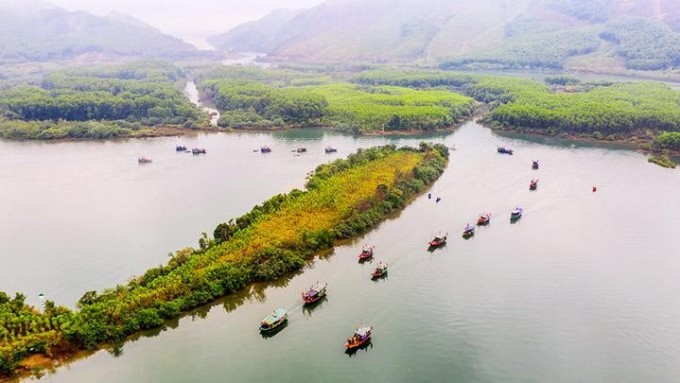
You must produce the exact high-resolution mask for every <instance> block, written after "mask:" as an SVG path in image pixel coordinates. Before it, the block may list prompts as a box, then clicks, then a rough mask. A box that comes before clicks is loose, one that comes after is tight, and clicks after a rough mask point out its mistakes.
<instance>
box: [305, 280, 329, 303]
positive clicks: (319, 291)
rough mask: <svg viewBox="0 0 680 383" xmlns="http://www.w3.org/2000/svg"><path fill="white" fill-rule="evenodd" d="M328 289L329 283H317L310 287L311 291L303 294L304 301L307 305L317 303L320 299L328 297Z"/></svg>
mask: <svg viewBox="0 0 680 383" xmlns="http://www.w3.org/2000/svg"><path fill="white" fill-rule="evenodd" d="M326 287H328V284H327V283H323V284H322V283H319V282H316V284H315V285H314V286H312V287H310V288H309V290H307V291H304V292H303V293H302V300H303V301H304V302H305V303H306V304H308V303H314V302H317V301H318V300H319V299H321V298H323V297H325V296H326Z"/></svg>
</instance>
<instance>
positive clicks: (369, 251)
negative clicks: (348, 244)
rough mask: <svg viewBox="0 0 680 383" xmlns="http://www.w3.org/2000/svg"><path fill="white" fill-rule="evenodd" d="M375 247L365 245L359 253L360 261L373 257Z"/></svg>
mask: <svg viewBox="0 0 680 383" xmlns="http://www.w3.org/2000/svg"><path fill="white" fill-rule="evenodd" d="M373 247H375V246H370V247H369V246H364V248H363V249H362V250H361V253H359V262H363V261H366V260H368V259H371V258H373Z"/></svg>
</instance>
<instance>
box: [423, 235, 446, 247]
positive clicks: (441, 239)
mask: <svg viewBox="0 0 680 383" xmlns="http://www.w3.org/2000/svg"><path fill="white" fill-rule="evenodd" d="M445 243H446V235H435V236H434V238H432V240H431V241H430V242H428V243H427V244H428V245H430V247H432V248H434V247H440V246H444V244H445Z"/></svg>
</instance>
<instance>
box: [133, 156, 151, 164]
mask: <svg viewBox="0 0 680 383" xmlns="http://www.w3.org/2000/svg"><path fill="white" fill-rule="evenodd" d="M137 162H138V163H139V164H150V163H152V162H153V160H152V159H151V158H146V157H139V158H137Z"/></svg>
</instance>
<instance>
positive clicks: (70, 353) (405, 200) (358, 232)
mask: <svg viewBox="0 0 680 383" xmlns="http://www.w3.org/2000/svg"><path fill="white" fill-rule="evenodd" d="M372 150H373V151H381V150H382V151H387V153H389V154H392V153H393V155H394V156H400V157H399V158H402V157H404V158H411V160H412V161H411V162H413V164H409V165H408V166H410V173H413V174H412V175H411V176H410V177H408V178H407V179H406V178H405V179H401V178H395V179H394V180H393V181H391V183H390V185H391V186H390V189H388V190H392V189H394V190H397V189H399V190H402V189H403V195H401V196H402V199H401V200H400V203H399V204H396V205H394V206H393V207H391V209H389V210H385V208H384V201H385V198H386V197H385V195H382V194H380V193H377V194H372V197H371V201H372V202H371V203H370V206H365V203H366V202H361V201H357V202H356V203H358V204H360V205H359V206H365V207H366V209H368V210H367V211H366V213H365V214H369V213H370V212H372V211H374V210H375V211H376V212H378V211H379V212H380V213H381V214H380V215H379V217H373V219H372V222H368V223H367V222H363V221H361V222H360V223H361V225H364V226H352V231H350V232H348V233H345V234H340V233H339V232H338V233H337V235H335V236H334V237H333V238H332V239H331V242H326V243H316V242H314V241H312V242H314V243H307V242H303V243H302V244H300V245H299V246H302V247H299V248H297V247H290V248H284V249H283V250H282V251H286V250H287V251H290V252H293V251H298V252H299V254H298V255H297V256H299V257H303V258H301V259H303V260H304V263H301V264H297V266H296V264H295V261H294V260H293V259H292V258H291V260H289V264H286V265H285V267H283V269H280V270H279V272H281V273H280V274H279V273H278V272H276V271H272V272H269V273H268V274H262V276H260V277H257V276H255V277H253V278H250V280H249V281H245V282H246V283H245V285H243V286H242V287H240V288H238V287H237V288H235V289H231V290H224V291H223V293H226V294H222V295H221V296H218V295H213V296H214V298H215V299H210V300H203V302H202V303H201V302H200V301H196V303H198V304H195V303H188V307H186V308H185V309H183V310H182V309H180V311H179V312H176V313H175V314H174V315H172V316H163V317H162V318H163V319H164V320H163V321H162V322H161V323H156V325H155V326H149V327H144V326H142V327H140V328H138V329H137V330H136V331H133V332H130V333H129V334H128V335H126V336H124V337H123V338H121V339H116V338H111V337H108V338H103V339H100V340H99V342H101V343H99V342H96V343H92V344H90V345H89V346H88V344H87V343H82V340H81V339H80V338H78V337H77V335H76V337H75V338H70V339H67V338H66V334H65V333H64V334H62V336H61V338H60V339H54V341H50V340H46V342H47V343H46V344H44V345H43V347H44V349H43V350H33V348H31V349H27V350H26V351H25V352H27V353H28V355H24V356H23V357H21V359H18V360H16V363H17V364H16V365H15V366H14V368H13V371H11V372H13V374H12V375H10V376H7V375H4V376H3V375H0V382H4V381H14V380H15V379H20V378H25V377H29V376H41V374H44V373H45V372H52V371H53V370H54V369H56V368H58V367H60V366H64V365H68V364H69V362H71V361H74V360H77V359H79V358H80V357H86V356H89V355H92V354H93V353H95V352H97V351H100V350H113V352H116V349H117V348H119V347H121V346H122V345H123V344H124V343H126V342H128V341H130V340H135V339H138V338H139V337H143V336H144V335H145V334H150V333H158V332H160V331H164V330H165V329H167V328H174V327H176V325H177V323H178V321H179V320H180V319H182V318H185V317H186V316H188V315H192V314H193V313H196V312H197V311H200V310H202V309H203V310H204V309H205V308H206V307H212V306H214V305H215V304H219V302H222V301H224V300H225V299H230V298H236V299H237V300H238V299H239V297H241V296H244V295H245V296H247V295H248V294H250V293H252V291H253V286H258V284H260V283H267V284H268V283H274V284H276V283H280V281H281V280H285V279H286V278H291V277H293V276H295V275H297V274H298V273H300V272H302V271H301V270H304V269H303V268H301V267H300V266H304V264H308V263H309V262H313V261H314V260H315V259H317V257H324V256H327V255H328V254H329V253H330V252H332V250H333V248H335V247H336V246H340V245H342V244H343V243H346V242H348V241H349V242H351V241H355V240H357V239H358V238H360V237H361V236H362V235H364V234H365V233H366V232H367V231H370V230H373V229H374V228H375V227H377V226H378V225H379V224H380V223H382V222H384V221H386V220H389V219H392V218H393V217H395V216H398V214H399V213H400V212H401V211H402V210H403V209H404V208H405V207H406V206H408V204H409V203H410V202H412V201H413V199H415V197H417V196H418V195H421V194H423V193H424V192H425V190H426V189H427V187H429V186H431V185H432V184H433V183H434V182H435V181H436V180H437V179H438V178H439V176H441V174H442V173H443V171H444V169H445V167H446V164H447V163H448V155H446V154H445V153H446V152H447V150H446V148H444V147H443V146H441V145H435V146H429V145H428V146H427V147H426V148H422V146H421V149H415V148H404V149H395V148H394V147H391V146H389V145H388V146H383V147H379V148H376V149H372ZM368 152H369V151H368V150H367V151H365V152H361V153H364V154H363V155H364V156H368V155H369V154H368ZM415 153H418V154H417V155H416V154H415ZM430 153H440V154H439V155H435V156H430ZM416 157H417V158H418V160H417V161H416ZM381 158H383V157H381ZM384 158H385V161H388V160H387V159H388V158H397V157H384ZM345 161H349V160H345ZM379 161H381V160H378V159H376V160H372V162H369V164H372V163H375V164H379ZM389 161H392V163H390V162H389ZM389 161H388V162H387V163H388V164H390V165H389V166H397V168H402V167H404V166H406V165H405V164H401V163H398V162H394V160H393V159H390V160H389ZM397 164H398V165H397ZM328 166H329V165H327V169H326V170H325V171H326V172H330V173H328V174H330V176H331V177H334V176H336V174H337V176H338V177H343V176H344V174H345V172H351V171H352V170H351V169H349V170H343V169H338V168H333V167H328ZM356 166H369V165H367V164H360V165H356ZM370 166H372V165H370ZM376 166H377V165H376ZM418 166H434V167H435V168H436V169H438V170H437V174H436V176H434V175H433V174H429V175H424V176H419V175H418V174H417V172H415V171H414V169H416V168H417V167H418ZM423 177H424V178H423ZM412 179H417V180H421V181H422V182H423V183H424V185H425V186H426V188H423V189H420V190H419V189H418V188H414V187H412V186H411V185H410V184H408V181H410V180H412ZM345 181H346V180H345ZM376 182H377V181H376ZM317 187H319V186H309V185H308V187H307V190H306V191H304V192H302V194H295V193H293V192H291V194H289V195H288V198H291V200H290V201H294V199H298V198H305V196H306V195H312V194H311V193H313V192H315V191H317V190H321V189H317ZM371 190H372V189H371ZM277 198H278V199H277ZM280 198H281V197H280V195H278V196H275V197H273V199H272V200H269V201H267V202H265V203H264V204H263V205H262V207H261V206H260V205H257V206H256V207H255V208H253V211H256V213H258V214H259V213H260V212H261V209H262V208H263V207H264V206H269V208H271V209H277V207H272V206H274V205H272V204H275V203H276V201H278V200H280ZM352 198H354V199H356V197H352ZM271 201H274V202H271ZM267 203H269V204H270V205H266V204H267ZM279 203H283V202H279ZM288 203H290V204H293V203H294V202H288ZM290 206H294V205H290ZM286 208H288V207H286ZM248 214H254V213H252V212H251V213H247V214H246V215H245V216H244V217H248ZM272 214H273V213H272ZM362 214H364V213H362ZM356 219H359V218H357V217H356V216H355V214H351V215H349V216H342V218H341V219H340V221H338V222H336V223H333V226H332V230H336V229H337V230H340V229H339V228H341V227H342V226H343V225H353V223H352V222H354V221H353V220H356ZM357 222H359V221H357ZM252 224H253V225H255V224H257V223H252ZM219 227H220V225H218V228H219ZM216 230H217V229H216ZM242 230H247V228H242ZM307 230H312V229H310V228H308V229H307ZM319 230H330V229H327V228H324V226H321V229H319ZM234 233H235V232H234ZM232 234H233V233H232ZM225 235H226V234H225ZM229 239H230V236H229V237H223V238H221V240H220V241H218V240H217V238H215V239H213V240H210V244H209V245H208V246H206V247H203V246H202V247H201V250H196V249H192V254H191V255H187V257H188V258H182V259H184V261H183V262H182V263H177V262H179V261H178V259H179V258H181V257H182V256H180V255H179V253H180V252H181V250H178V252H177V253H176V255H175V257H174V258H173V259H172V260H171V261H170V262H169V263H168V266H167V267H171V266H172V265H173V261H175V264H176V265H175V266H174V267H175V268H176V269H180V268H181V267H182V264H183V263H184V262H187V264H189V262H190V259H191V257H201V256H203V255H204V254H206V253H207V252H210V251H213V250H215V251H216V252H220V251H221V248H219V247H218V246H221V244H222V243H225V244H226V243H228V242H227V241H228V240H229ZM304 241H307V240H306V239H305V240H304ZM216 249H217V250H216ZM234 251H236V250H234ZM296 254H297V253H296ZM268 256H269V257H272V256H273V255H268ZM291 257H292V255H291ZM220 259H221V258H220ZM258 259H259V258H258ZM227 261H228V264H231V262H237V263H235V264H239V263H238V262H244V264H246V263H248V262H251V261H253V260H252V259H249V258H244V259H243V260H236V259H232V260H227ZM198 262H199V263H200V262H201V261H200V258H199V261H198ZM253 262H254V261H253ZM300 262H303V261H300ZM248 264H249V263H248ZM258 265H259V264H258ZM162 267H166V266H162ZM188 267H191V266H188ZM202 267H203V266H202ZM153 270H155V269H150V270H147V272H146V273H145V274H143V276H142V277H136V278H135V279H134V283H133V284H132V285H130V286H128V287H127V288H128V289H129V291H132V290H131V289H133V288H135V287H139V286H144V285H145V283H147V282H143V281H142V278H144V277H146V276H147V275H148V274H149V272H150V271H153ZM173 270H175V269H170V270H169V271H168V273H171V272H173ZM236 272H237V271H235V273H236ZM231 274H233V273H228V275H225V276H223V277H221V278H226V279H225V281H226V280H227V279H229V278H231V276H230V275H231ZM277 274H278V275H277ZM163 275H164V274H163ZM234 275H236V276H238V275H240V274H234ZM159 277H162V275H160V276H159ZM265 277H266V278H265ZM149 283H150V282H149ZM220 283H222V282H220ZM234 286H236V285H234ZM140 288H141V287H140ZM192 293H193V290H192V291H189V292H185V295H179V296H174V297H172V302H174V301H175V300H177V299H184V298H188V297H190V296H191V294H192ZM216 294H217V293H216ZM100 297H102V298H104V299H110V300H115V297H114V296H105V295H102V296H100ZM96 299H99V298H96ZM168 299H170V298H168ZM168 302H170V301H167V300H166V301H160V302H156V303H155V304H156V305H158V304H162V303H168ZM94 304H97V302H96V301H95V302H93V303H87V305H88V306H89V305H94ZM194 304H195V305H194ZM192 305H193V307H191V306H192ZM150 307H151V306H150ZM154 307H155V306H154ZM29 308H30V307H29ZM146 310H148V308H147V309H146ZM82 312H83V309H81V310H79V311H74V312H73V315H79V316H80V318H81V319H80V320H85V321H86V320H87V314H82ZM82 315H85V316H84V317H83V316H82ZM74 320H77V318H76V319H74ZM74 323H75V322H74ZM118 324H119V323H116V324H115V325H118ZM102 325H104V324H102ZM121 335H124V334H121ZM97 343H98V344H97ZM32 347H33V346H32Z"/></svg>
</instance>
